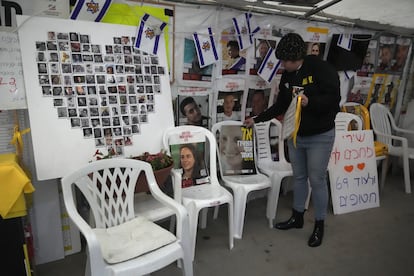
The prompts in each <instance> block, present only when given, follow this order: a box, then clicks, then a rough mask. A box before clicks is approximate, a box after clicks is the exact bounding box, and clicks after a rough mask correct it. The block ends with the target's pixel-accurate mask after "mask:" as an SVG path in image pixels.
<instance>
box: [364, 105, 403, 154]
mask: <svg viewBox="0 0 414 276" xmlns="http://www.w3.org/2000/svg"><path fill="white" fill-rule="evenodd" d="M369 112H370V115H371V124H372V128H373V129H374V131H375V132H376V133H380V134H386V135H392V130H393V128H394V129H395V128H396V125H395V122H394V117H393V116H392V114H391V112H390V111H389V110H388V108H387V107H385V106H384V105H382V104H380V103H373V104H371V106H370V108H369ZM377 140H378V141H380V142H382V143H384V144H386V145H389V146H390V145H392V138H391V137H385V136H383V135H380V136H378V137H377Z"/></svg>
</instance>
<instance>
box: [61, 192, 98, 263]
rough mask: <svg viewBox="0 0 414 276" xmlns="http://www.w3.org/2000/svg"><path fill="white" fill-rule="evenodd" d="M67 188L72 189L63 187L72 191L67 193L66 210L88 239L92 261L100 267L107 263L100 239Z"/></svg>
mask: <svg viewBox="0 0 414 276" xmlns="http://www.w3.org/2000/svg"><path fill="white" fill-rule="evenodd" d="M67 188H69V189H71V188H70V187H67V186H63V187H62V190H63V192H64V193H65V192H66V193H70V195H66V197H67V199H66V200H65V201H64V204H65V208H66V212H67V213H68V214H70V216H69V217H70V219H71V220H72V221H73V223H74V224H75V225H76V227H77V228H78V229H79V230H80V231H81V233H82V234H83V236H84V237H85V239H86V244H87V245H88V246H87V247H88V250H89V258H90V263H94V264H98V265H99V264H100V265H101V266H100V267H104V266H105V264H104V261H103V256H102V251H101V246H100V243H99V241H98V238H97V237H96V235H95V233H94V232H93V230H92V228H91V227H90V226H89V225H88V224H87V223H86V222H85V220H84V219H83V218H82V217H81V216H80V214H79V213H78V211H77V209H76V207H75V204H74V202H73V197H72V193H71V192H70V191H65V189H67Z"/></svg>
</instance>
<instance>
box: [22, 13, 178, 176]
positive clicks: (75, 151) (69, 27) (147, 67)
mask: <svg viewBox="0 0 414 276" xmlns="http://www.w3.org/2000/svg"><path fill="white" fill-rule="evenodd" d="M25 19H27V17H24V16H18V17H17V21H18V24H19V26H20V27H19V39H20V45H21V54H22V61H23V71H24V75H25V78H24V82H25V86H26V87H30V91H27V93H26V97H27V104H28V111H29V118H30V126H31V136H32V140H33V151H34V159H35V165H36V173H37V178H38V180H46V179H54V178H60V177H63V176H65V175H68V174H69V173H71V172H73V171H74V170H76V169H78V168H80V167H81V166H83V165H85V164H87V163H88V162H90V161H93V160H95V157H94V154H95V153H96V151H97V150H99V151H100V152H102V153H103V154H106V153H108V152H112V153H113V154H114V155H116V156H115V157H120V158H128V157H130V156H135V155H139V154H142V153H144V152H146V151H148V152H150V153H155V152H158V151H160V149H161V147H162V133H163V131H164V130H165V129H166V128H169V127H172V126H174V120H173V110H172V98H171V89H170V83H169V76H168V71H167V57H166V51H165V41H164V39H161V40H160V41H159V45H158V46H159V51H158V55H150V54H148V53H145V52H142V51H139V50H137V49H134V47H133V46H132V45H133V41H134V39H135V37H136V35H137V27H136V26H125V25H117V24H106V23H96V22H88V21H80V20H76V21H74V20H65V19H54V18H46V17H31V18H29V19H28V20H26V21H25Z"/></svg>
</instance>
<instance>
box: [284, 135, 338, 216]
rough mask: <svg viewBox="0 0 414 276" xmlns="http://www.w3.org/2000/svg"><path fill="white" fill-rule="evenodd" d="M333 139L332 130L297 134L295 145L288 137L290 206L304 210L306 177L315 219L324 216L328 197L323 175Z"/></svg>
mask: <svg viewBox="0 0 414 276" xmlns="http://www.w3.org/2000/svg"><path fill="white" fill-rule="evenodd" d="M334 140H335V129H331V130H329V131H327V132H324V133H321V134H317V135H312V136H297V140H296V147H295V146H294V145H293V140H292V139H289V140H288V148H289V158H290V162H291V164H292V169H293V178H294V186H293V209H295V210H296V211H298V212H303V211H304V210H305V202H306V198H307V195H308V192H309V187H308V179H309V183H310V186H311V188H312V202H313V206H314V208H315V220H324V219H325V217H326V212H327V208H328V197H329V195H328V185H327V183H326V175H327V167H328V162H329V157H330V155H331V151H332V147H333V144H334Z"/></svg>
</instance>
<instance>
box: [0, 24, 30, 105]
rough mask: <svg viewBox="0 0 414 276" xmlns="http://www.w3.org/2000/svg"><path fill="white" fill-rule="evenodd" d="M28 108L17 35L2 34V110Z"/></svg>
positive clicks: (0, 44)
mask: <svg viewBox="0 0 414 276" xmlns="http://www.w3.org/2000/svg"><path fill="white" fill-rule="evenodd" d="M22 108H27V104H26V93H25V90H24V82H23V68H22V59H21V56H20V46H19V39H18V35H17V34H16V33H11V32H0V110H1V109H3V110H8V109H22Z"/></svg>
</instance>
